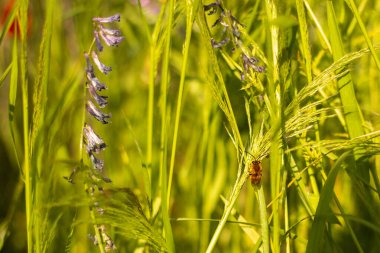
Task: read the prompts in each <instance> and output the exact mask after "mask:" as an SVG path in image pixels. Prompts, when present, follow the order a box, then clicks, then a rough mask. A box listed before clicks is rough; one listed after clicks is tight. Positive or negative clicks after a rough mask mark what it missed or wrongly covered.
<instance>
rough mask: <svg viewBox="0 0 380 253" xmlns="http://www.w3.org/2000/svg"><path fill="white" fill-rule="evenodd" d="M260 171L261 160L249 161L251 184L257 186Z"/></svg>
mask: <svg viewBox="0 0 380 253" xmlns="http://www.w3.org/2000/svg"><path fill="white" fill-rule="evenodd" d="M262 172H263V168H262V167H261V161H259V160H253V161H252V163H251V170H250V171H249V177H250V179H251V185H252V186H258V185H259V184H260V182H261V177H262Z"/></svg>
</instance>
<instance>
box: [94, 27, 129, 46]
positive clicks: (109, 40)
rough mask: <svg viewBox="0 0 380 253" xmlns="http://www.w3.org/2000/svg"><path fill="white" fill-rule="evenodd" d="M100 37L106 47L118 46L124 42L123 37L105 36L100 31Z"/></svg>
mask: <svg viewBox="0 0 380 253" xmlns="http://www.w3.org/2000/svg"><path fill="white" fill-rule="evenodd" d="M100 37H102V39H103V41H104V42H105V43H106V44H107V45H108V46H114V47H115V46H118V45H119V44H120V42H122V41H123V40H124V37H123V36H113V35H110V34H106V33H105V32H103V31H100Z"/></svg>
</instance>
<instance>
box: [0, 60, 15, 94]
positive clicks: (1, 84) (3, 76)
mask: <svg viewBox="0 0 380 253" xmlns="http://www.w3.org/2000/svg"><path fill="white" fill-rule="evenodd" d="M11 69H12V63H11V64H9V66H8V67H7V68H6V69H5V71H4V73H3V74H2V75H1V76H0V88H1V86H3V83H4V80H5V78H6V77H7V76H8V74H9V72H10V71H11Z"/></svg>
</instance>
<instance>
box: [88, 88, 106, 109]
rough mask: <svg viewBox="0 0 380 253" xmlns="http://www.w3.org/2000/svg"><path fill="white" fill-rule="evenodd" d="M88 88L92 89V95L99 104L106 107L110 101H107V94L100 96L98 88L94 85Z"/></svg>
mask: <svg viewBox="0 0 380 253" xmlns="http://www.w3.org/2000/svg"><path fill="white" fill-rule="evenodd" d="M88 90H89V91H90V94H91V96H92V97H93V98H94V100H95V101H96V103H97V104H98V105H99V107H100V108H104V107H105V106H106V105H107V104H108V102H107V98H108V97H107V96H100V95H99V94H98V93H96V89H95V88H94V86H92V85H88Z"/></svg>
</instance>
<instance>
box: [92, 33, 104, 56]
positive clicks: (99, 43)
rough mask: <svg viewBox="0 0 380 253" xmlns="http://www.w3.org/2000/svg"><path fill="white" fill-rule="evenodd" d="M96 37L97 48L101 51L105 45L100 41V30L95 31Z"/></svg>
mask: <svg viewBox="0 0 380 253" xmlns="http://www.w3.org/2000/svg"><path fill="white" fill-rule="evenodd" d="M94 38H95V44H96V48H97V49H98V50H99V52H101V51H103V45H102V43H101V42H100V39H99V33H98V31H94Z"/></svg>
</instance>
